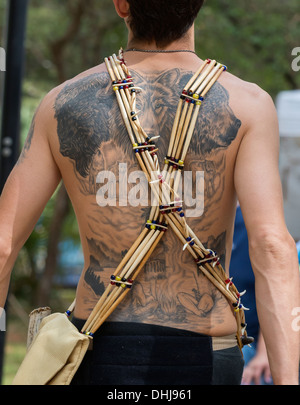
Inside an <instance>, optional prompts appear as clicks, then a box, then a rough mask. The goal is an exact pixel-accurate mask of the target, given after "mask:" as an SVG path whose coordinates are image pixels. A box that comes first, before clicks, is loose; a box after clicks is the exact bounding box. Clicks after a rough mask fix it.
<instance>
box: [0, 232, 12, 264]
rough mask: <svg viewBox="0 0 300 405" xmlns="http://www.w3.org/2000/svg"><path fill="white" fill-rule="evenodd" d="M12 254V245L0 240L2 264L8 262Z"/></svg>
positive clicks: (0, 259)
mask: <svg viewBox="0 0 300 405" xmlns="http://www.w3.org/2000/svg"><path fill="white" fill-rule="evenodd" d="M11 254H12V247H11V243H9V242H8V241H6V240H3V239H1V238H0V263H1V262H6V261H7V260H8V259H9V257H10V256H11Z"/></svg>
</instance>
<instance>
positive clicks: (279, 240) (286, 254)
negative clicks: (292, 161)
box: [235, 90, 300, 384]
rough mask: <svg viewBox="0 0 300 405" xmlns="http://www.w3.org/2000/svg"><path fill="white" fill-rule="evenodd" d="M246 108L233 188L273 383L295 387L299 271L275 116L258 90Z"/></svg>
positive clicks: (297, 363) (267, 99) (264, 94)
mask: <svg viewBox="0 0 300 405" xmlns="http://www.w3.org/2000/svg"><path fill="white" fill-rule="evenodd" d="M247 107H248V108H247V114H249V116H248V122H249V124H248V127H247V128H246V131H245V134H244V137H243V139H242V141H241V145H240V148H239V152H238V155H237V160H236V167H235V187H236V191H237V195H238V199H239V202H240V205H241V209H242V212H243V217H244V220H245V225H246V228H247V232H248V238H249V254H250V259H251V264H252V268H253V271H254V275H255V293H256V303H257V311H258V316H259V321H260V326H261V330H262V333H263V336H264V339H265V342H266V347H267V352H268V357H269V362H270V368H271V372H272V377H273V381H274V383H275V384H297V383H298V367H299V332H298V331H295V330H293V328H292V322H293V317H292V311H293V308H295V307H299V306H300V304H299V292H300V290H299V267H298V259H297V252H296V247H295V243H294V240H293V239H292V237H291V235H290V234H289V232H288V230H287V228H286V225H285V219H284V211H283V198H282V190H281V181H280V176H279V170H278V156H279V131H278V121H277V114H276V110H275V107H274V104H273V102H272V100H271V98H270V97H269V95H267V94H266V93H264V92H263V91H262V90H256V94H255V97H254V101H253V102H250V103H249V105H248V106H247ZM246 315H247V314H246Z"/></svg>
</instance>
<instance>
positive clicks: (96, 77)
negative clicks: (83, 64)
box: [45, 63, 109, 101]
mask: <svg viewBox="0 0 300 405" xmlns="http://www.w3.org/2000/svg"><path fill="white" fill-rule="evenodd" d="M108 80H109V76H108V73H107V71H106V68H105V64H104V63H102V64H100V65H98V66H95V67H92V68H90V69H87V70H85V71H83V72H81V73H79V74H77V75H75V76H74V77H72V78H70V79H68V80H66V81H65V82H63V83H61V84H59V85H58V86H56V87H54V88H53V89H51V90H50V91H49V92H48V94H47V95H46V97H45V99H48V100H49V101H50V100H52V101H54V100H55V99H56V98H57V97H58V96H59V95H60V94H62V93H64V92H65V93H66V94H67V93H68V92H69V91H72V90H74V89H76V90H77V91H81V90H84V89H85V88H89V86H92V85H94V84H95V83H98V84H99V85H101V81H103V83H102V84H103V85H106V84H107V81H108Z"/></svg>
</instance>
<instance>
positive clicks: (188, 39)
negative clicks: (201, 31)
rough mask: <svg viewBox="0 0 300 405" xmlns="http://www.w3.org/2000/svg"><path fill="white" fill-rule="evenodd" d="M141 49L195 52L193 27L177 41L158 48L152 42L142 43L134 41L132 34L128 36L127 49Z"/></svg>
mask: <svg viewBox="0 0 300 405" xmlns="http://www.w3.org/2000/svg"><path fill="white" fill-rule="evenodd" d="M132 48H134V49H142V50H146V51H147V50H148V51H156V50H157V51H176V50H189V51H194V50H195V40H194V27H192V28H190V29H189V31H188V32H187V33H186V34H185V35H184V36H183V37H182V38H180V39H179V40H177V41H174V42H172V43H170V44H168V45H167V46H164V47H159V46H157V44H156V43H155V42H154V41H153V42H150V43H149V42H144V41H138V40H136V39H135V38H134V37H133V36H132V34H131V33H130V34H129V37H128V43H127V49H132Z"/></svg>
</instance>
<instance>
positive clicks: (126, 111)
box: [82, 50, 247, 348]
mask: <svg viewBox="0 0 300 405" xmlns="http://www.w3.org/2000/svg"><path fill="white" fill-rule="evenodd" d="M105 63H106V67H107V70H108V73H109V75H110V78H111V80H112V86H113V90H114V92H115V94H116V98H117V101H118V105H119V108H120V112H121V114H122V117H123V120H124V124H125V126H126V129H127V132H128V135H129V138H130V141H131V143H132V145H133V150H134V152H135V155H136V157H137V159H138V162H139V164H140V167H141V169H142V170H143V172H144V173H145V176H146V178H147V180H148V183H149V185H150V188H151V190H152V192H153V195H154V197H155V198H154V202H153V203H152V207H151V211H150V216H149V219H148V220H147V223H146V227H145V229H144V230H143V231H142V232H141V234H140V235H139V236H138V238H137V239H136V241H135V242H134V244H133V245H132V246H131V248H130V249H129V251H128V252H127V254H126V255H125V257H124V258H123V259H122V261H121V262H120V264H119V265H118V267H117V268H116V270H115V272H114V274H113V275H112V276H111V283H110V284H109V285H108V286H107V288H106V289H105V291H104V293H103V295H102V296H101V298H100V299H99V301H98V302H97V304H96V306H95V307H94V309H93V311H92V312H91V314H90V316H89V318H88V320H87V321H86V323H85V325H84V326H83V328H82V331H83V332H84V333H87V334H93V333H94V332H95V331H96V330H97V329H98V328H99V327H100V326H101V325H102V323H103V322H104V321H105V320H106V319H107V318H108V317H109V315H110V314H111V313H112V312H113V311H114V309H115V308H116V307H117V305H118V304H119V303H120V302H121V301H122V300H123V299H124V298H125V296H126V295H127V294H128V292H129V290H130V288H131V285H132V282H133V280H132V278H133V277H134V278H136V277H137V276H138V274H139V272H140V271H141V270H142V269H143V267H144V265H145V263H146V261H147V260H148V258H149V257H150V255H151V254H152V252H153V250H154V249H155V248H156V246H157V244H158V243H159V241H160V240H161V238H162V237H163V235H164V233H165V231H166V229H167V228H168V227H170V228H172V230H173V231H174V233H175V234H176V236H177V237H178V238H179V240H180V241H181V242H182V244H183V249H186V250H188V251H189V252H190V254H191V255H192V257H193V258H194V260H195V262H196V263H197V266H198V268H199V269H200V271H202V273H203V274H204V275H205V276H206V277H207V278H208V279H209V280H210V281H211V282H212V283H213V285H214V286H216V287H217V288H218V289H219V290H220V291H221V293H223V294H224V296H225V297H226V298H227V299H228V301H229V302H230V303H231V304H232V305H233V308H234V312H235V316H236V321H237V341H238V344H239V346H240V348H241V347H242V346H243V343H242V341H241V337H242V336H247V335H246V324H245V316H244V307H243V305H242V304H241V302H240V296H241V294H239V292H238V291H237V289H236V287H235V286H234V284H233V283H232V281H231V279H229V278H228V276H227V274H226V273H225V271H224V269H223V268H222V265H221V264H220V262H219V257H218V256H217V253H216V252H213V251H212V250H210V249H206V248H205V247H204V246H203V245H202V243H201V242H200V240H199V239H198V237H197V236H196V235H195V233H194V232H193V230H192V229H191V228H190V227H189V225H188V224H187V222H186V220H185V216H184V211H183V209H182V203H183V202H182V201H181V200H180V198H179V196H178V194H177V191H178V186H179V181H180V178H181V172H182V169H183V167H184V160H185V157H186V154H187V151H188V148H189V144H190V141H191V138H192V135H193V132H194V128H195V124H196V120H197V117H198V114H199V110H200V107H201V104H202V101H203V99H204V96H205V95H206V94H207V92H208V91H209V89H210V88H211V87H212V86H213V84H214V83H215V82H216V81H217V80H218V78H219V76H220V75H221V73H222V72H223V71H224V70H226V66H224V65H222V64H220V63H217V62H216V61H215V60H210V59H207V60H206V61H204V62H203V64H202V65H201V66H200V68H199V69H198V71H197V72H196V73H195V74H194V76H193V77H192V78H191V79H190V81H189V82H188V83H187V85H186V86H185V88H184V89H183V91H182V94H181V96H180V100H179V103H178V107H177V111H176V115H175V119H174V124H173V128H172V132H171V136H170V142H169V147H168V154H167V156H166V158H165V161H164V168H163V170H162V171H160V168H159V163H158V158H157V154H156V152H157V150H158V149H157V148H156V146H155V142H154V141H155V140H156V139H157V138H159V136H154V137H152V138H149V137H148V135H147V133H145V131H144V130H143V128H142V126H141V124H140V121H139V118H138V112H137V111H136V94H137V91H140V90H142V89H140V88H138V87H136V86H135V85H134V83H133V79H132V77H131V75H130V72H129V70H128V68H127V66H126V64H125V61H124V58H123V53H122V50H120V53H119V55H118V57H117V56H116V55H115V54H114V55H113V56H111V57H109V58H105ZM85 331H87V332H85Z"/></svg>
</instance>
